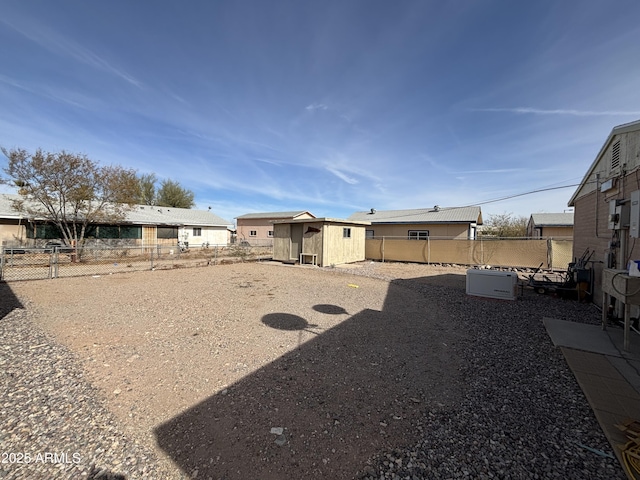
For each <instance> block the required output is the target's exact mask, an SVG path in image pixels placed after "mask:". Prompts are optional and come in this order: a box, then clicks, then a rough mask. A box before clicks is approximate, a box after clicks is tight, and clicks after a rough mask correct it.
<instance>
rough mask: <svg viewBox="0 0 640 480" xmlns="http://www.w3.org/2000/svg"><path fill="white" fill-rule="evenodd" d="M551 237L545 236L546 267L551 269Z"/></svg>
mask: <svg viewBox="0 0 640 480" xmlns="http://www.w3.org/2000/svg"><path fill="white" fill-rule="evenodd" d="M551 240H552V239H551V238H547V268H548V269H549V270H553V243H552V241H551Z"/></svg>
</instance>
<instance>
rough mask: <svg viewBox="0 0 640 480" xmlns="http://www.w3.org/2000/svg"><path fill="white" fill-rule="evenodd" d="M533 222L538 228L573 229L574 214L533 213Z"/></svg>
mask: <svg viewBox="0 0 640 480" xmlns="http://www.w3.org/2000/svg"><path fill="white" fill-rule="evenodd" d="M531 221H532V222H533V224H534V225H536V226H538V227H573V212H563V213H532V214H531Z"/></svg>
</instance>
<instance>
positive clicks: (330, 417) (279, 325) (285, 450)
mask: <svg viewBox="0 0 640 480" xmlns="http://www.w3.org/2000/svg"><path fill="white" fill-rule="evenodd" d="M420 280H423V279H413V280H397V281H393V282H391V283H390V284H389V288H388V292H387V296H386V298H385V303H384V307H383V309H382V311H377V310H370V309H365V310H363V311H360V312H357V313H355V314H353V315H352V316H351V317H349V318H348V319H347V320H345V321H343V322H342V323H340V324H338V325H337V326H335V327H334V328H332V329H330V330H327V331H325V332H322V333H321V334H318V335H317V336H315V337H314V338H313V339H311V340H310V341H308V342H306V343H304V344H302V345H301V346H300V347H299V348H297V349H296V350H293V351H291V352H289V353H287V354H286V355H284V356H282V357H280V358H278V359H277V360H276V361H274V362H272V363H270V364H268V365H266V366H264V367H263V368H261V369H260V370H258V371H256V372H254V373H253V374H251V375H249V376H247V377H245V378H244V379H242V380H241V381H239V382H237V383H236V384H234V385H232V386H231V387H229V388H228V389H227V390H224V391H222V392H220V393H219V394H216V395H214V396H212V397H210V398H208V399H206V400H204V401H203V402H201V403H199V404H197V405H195V406H193V407H192V408H190V409H188V410H186V411H184V412H183V413H181V414H180V415H178V416H176V417H174V418H173V419H171V420H170V421H168V422H166V423H164V424H162V425H160V426H158V427H157V428H156V430H155V433H156V436H157V441H158V444H159V446H160V447H161V448H162V449H163V450H164V451H165V452H166V453H167V454H168V455H169V456H170V457H171V458H172V459H173V461H174V462H175V463H176V464H177V465H178V466H179V467H180V468H181V469H182V470H183V471H184V472H185V473H186V474H188V475H192V476H193V475H197V478H209V477H211V478H225V479H232V478H237V479H247V478H260V479H276V478H277V479H282V478H332V479H343V478H353V477H355V476H358V475H360V474H361V473H362V471H363V468H364V467H365V465H366V461H367V459H369V458H371V457H372V456H373V455H375V454H378V453H381V452H383V451H388V450H390V449H393V448H396V447H400V446H403V445H406V444H412V443H414V442H415V441H416V440H417V438H418V436H419V435H420V431H421V424H422V418H423V414H424V411H425V410H427V409H430V408H438V407H437V405H438V404H439V405H440V407H443V406H444V405H445V404H447V403H449V402H451V401H452V399H454V398H456V397H457V396H458V395H459V394H460V392H459V388H460V387H457V386H456V385H458V384H459V383H460V382H456V379H457V375H458V362H459V360H458V357H457V355H456V354H455V344H456V340H457V339H459V338H460V337H459V336H460V335H461V333H460V332H457V331H455V330H454V326H453V325H452V323H451V322H450V321H449V319H448V315H447V313H446V304H447V301H448V300H447V295H448V296H449V298H451V297H453V298H455V299H458V298H460V299H461V297H464V289H460V288H442V287H440V288H441V289H442V291H443V296H441V297H438V298H440V299H439V300H438V301H437V302H435V303H436V304H434V302H433V301H430V302H427V301H426V299H425V298H424V296H423V295H421V294H420V292H419V290H418V289H415V288H407V287H408V286H409V285H410V283H411V282H416V281H420ZM435 280H436V279H435V278H434V277H430V278H429V280H428V282H426V283H432V282H434V281H435ZM423 283H424V282H423ZM423 288H424V287H423ZM433 288H438V287H433ZM445 292H446V294H445ZM313 310H315V311H317V312H321V313H325V314H327V315H336V314H339V313H344V312H345V309H344V307H343V306H341V305H330V304H322V305H315V306H313ZM297 313H300V312H299V311H298V312H297ZM350 313H351V312H350ZM255 321H261V322H263V323H264V324H265V325H267V326H269V327H270V328H274V329H276V330H282V331H286V330H295V329H300V330H303V329H308V328H312V327H313V325H309V323H308V322H307V320H306V319H304V318H303V317H301V316H299V315H293V314H291V313H287V312H281V313H273V314H269V315H265V316H264V317H263V318H262V319H256V320H255ZM315 333H317V332H315ZM279 428H282V433H280V430H279ZM272 429H273V430H272Z"/></svg>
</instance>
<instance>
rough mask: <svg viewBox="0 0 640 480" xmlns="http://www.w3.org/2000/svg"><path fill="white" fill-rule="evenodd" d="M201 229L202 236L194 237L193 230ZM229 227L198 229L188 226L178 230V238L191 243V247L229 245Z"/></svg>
mask: <svg viewBox="0 0 640 480" xmlns="http://www.w3.org/2000/svg"><path fill="white" fill-rule="evenodd" d="M194 228H201V232H200V233H201V235H200V236H194V235H193V229H194ZM227 232H228V231H227V227H198V226H195V227H194V226H187V227H181V228H180V229H179V230H178V238H179V239H180V241H186V242H189V246H194V247H195V246H200V245H203V244H206V243H208V244H209V245H210V246H214V245H227V239H228V235H229V234H228V233H227Z"/></svg>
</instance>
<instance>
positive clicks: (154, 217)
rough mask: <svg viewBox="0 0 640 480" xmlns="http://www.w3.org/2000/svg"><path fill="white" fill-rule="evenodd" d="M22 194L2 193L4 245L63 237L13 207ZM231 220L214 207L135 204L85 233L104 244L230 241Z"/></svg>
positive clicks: (92, 241)
mask: <svg viewBox="0 0 640 480" xmlns="http://www.w3.org/2000/svg"><path fill="white" fill-rule="evenodd" d="M20 198H21V197H20V196H19V195H12V194H0V240H1V241H2V245H25V246H34V247H35V246H39V244H40V243H44V242H45V241H46V240H51V239H60V237H61V236H60V232H58V231H57V228H56V227H55V226H54V225H52V224H50V223H47V222H46V221H44V220H43V219H38V218H26V217H25V215H23V214H21V213H20V212H17V211H16V210H14V209H13V204H12V200H18V199H20ZM230 225H231V222H229V221H227V220H224V219H223V218H220V217H219V216H217V215H215V214H214V213H212V212H211V211H210V210H193V209H188V208H173V207H160V206H154V205H134V206H133V208H132V209H131V210H129V211H127V212H126V214H125V218H124V219H123V220H122V221H120V222H118V224H117V225H113V224H103V225H91V226H90V228H89V230H88V231H87V232H86V234H85V239H86V241H87V242H88V243H90V244H103V245H141V246H146V245H162V244H166V245H175V244H177V243H178V242H183V243H185V244H188V245H189V246H201V245H211V246H214V245H227V243H228V235H229V234H228V227H229V226H230Z"/></svg>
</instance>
